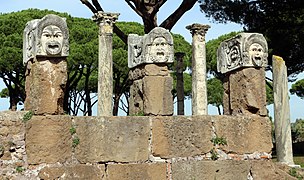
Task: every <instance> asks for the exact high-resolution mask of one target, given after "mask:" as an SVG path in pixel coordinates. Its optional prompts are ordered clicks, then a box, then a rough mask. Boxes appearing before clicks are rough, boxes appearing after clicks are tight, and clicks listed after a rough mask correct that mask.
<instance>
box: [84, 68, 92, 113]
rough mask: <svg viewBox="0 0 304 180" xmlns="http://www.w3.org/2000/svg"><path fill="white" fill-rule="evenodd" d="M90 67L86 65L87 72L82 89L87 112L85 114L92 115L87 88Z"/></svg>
mask: <svg viewBox="0 0 304 180" xmlns="http://www.w3.org/2000/svg"><path fill="white" fill-rule="evenodd" d="M90 75H91V73H90V68H89V67H87V72H86V74H85V86H84V91H85V101H86V105H87V113H86V115H88V116H92V103H91V96H90V89H89V80H90Z"/></svg>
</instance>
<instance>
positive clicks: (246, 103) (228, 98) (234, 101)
mask: <svg viewBox="0 0 304 180" xmlns="http://www.w3.org/2000/svg"><path fill="white" fill-rule="evenodd" d="M217 55H218V57H217V58H218V61H217V63H218V64H217V65H218V66H217V69H218V71H219V72H221V73H223V74H225V79H224V84H223V85H224V97H223V107H224V114H225V115H251V114H257V115H259V116H266V115H267V109H266V87H265V70H264V67H265V66H267V57H268V46H267V42H266V40H265V38H264V37H263V35H262V34H258V33H240V34H238V35H237V36H235V37H233V38H231V39H228V40H226V41H224V42H222V43H221V45H220V47H219V48H218V52H217Z"/></svg>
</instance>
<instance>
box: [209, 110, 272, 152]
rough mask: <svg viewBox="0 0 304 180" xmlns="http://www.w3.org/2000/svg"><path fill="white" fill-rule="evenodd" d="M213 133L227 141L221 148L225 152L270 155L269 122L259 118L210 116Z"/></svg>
mask: <svg viewBox="0 0 304 180" xmlns="http://www.w3.org/2000/svg"><path fill="white" fill-rule="evenodd" d="M212 121H213V122H214V127H215V133H216V135H217V136H218V137H223V138H225V139H226V140H227V145H225V146H221V148H222V149H223V150H224V151H225V152H230V153H237V154H245V153H248V154H251V153H254V152H267V153H270V152H271V149H272V137H271V121H270V120H269V118H266V117H265V118H264V117H259V116H256V115H255V116H254V115H252V116H236V117H234V116H212Z"/></svg>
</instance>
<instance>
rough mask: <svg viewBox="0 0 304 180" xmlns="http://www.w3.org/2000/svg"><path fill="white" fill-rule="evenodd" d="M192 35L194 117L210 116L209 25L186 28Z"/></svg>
mask: <svg viewBox="0 0 304 180" xmlns="http://www.w3.org/2000/svg"><path fill="white" fill-rule="evenodd" d="M186 28H187V29H189V30H190V31H191V34H192V53H193V54H192V115H207V114H208V99H207V70H206V40H205V34H206V33H207V31H208V29H209V28H210V26H209V25H202V24H192V25H189V26H187V27H186Z"/></svg>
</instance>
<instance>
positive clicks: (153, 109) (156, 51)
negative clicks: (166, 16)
mask: <svg viewBox="0 0 304 180" xmlns="http://www.w3.org/2000/svg"><path fill="white" fill-rule="evenodd" d="M128 57H129V59H128V66H129V68H131V69H130V72H129V79H130V80H131V82H132V85H131V87H130V99H129V111H130V114H138V113H141V114H144V115H173V98H172V94H171V91H172V86H173V79H172V77H170V73H169V70H168V66H167V64H168V63H172V62H173V58H174V51H173V38H172V35H171V34H170V32H169V31H168V30H166V29H164V28H161V27H156V28H154V29H153V30H152V31H151V32H150V33H148V34H146V35H144V36H138V35H135V34H131V35H129V37H128Z"/></svg>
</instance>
